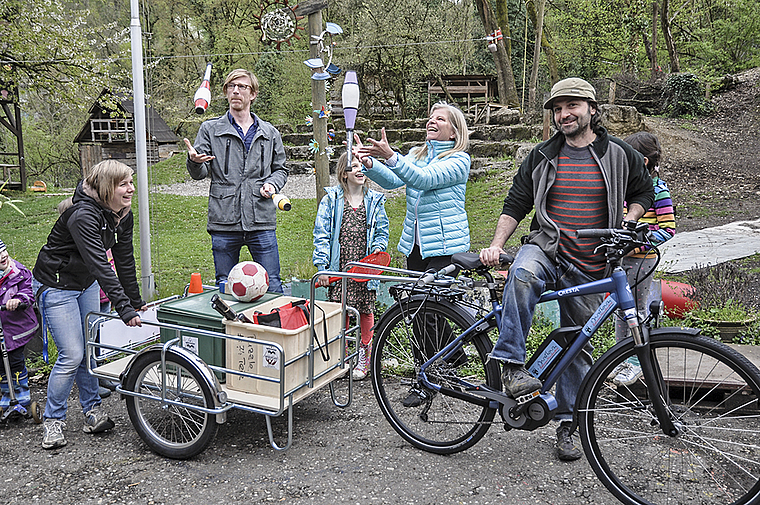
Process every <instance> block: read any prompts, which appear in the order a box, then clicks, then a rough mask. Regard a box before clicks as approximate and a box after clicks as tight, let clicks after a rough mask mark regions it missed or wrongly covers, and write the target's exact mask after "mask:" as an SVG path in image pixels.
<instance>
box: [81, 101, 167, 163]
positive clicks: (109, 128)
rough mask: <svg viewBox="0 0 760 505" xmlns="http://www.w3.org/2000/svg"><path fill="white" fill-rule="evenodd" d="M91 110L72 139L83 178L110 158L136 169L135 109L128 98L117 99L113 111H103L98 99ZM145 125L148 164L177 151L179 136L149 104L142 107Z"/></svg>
mask: <svg viewBox="0 0 760 505" xmlns="http://www.w3.org/2000/svg"><path fill="white" fill-rule="evenodd" d="M107 95H108V92H107V91H104V92H103V93H101V95H100V97H99V98H98V100H96V101H95V103H94V104H93V105H92V107H90V117H89V118H88V120H87V123H85V125H84V126H82V130H81V131H80V132H79V134H78V135H77V136H76V138H75V139H74V142H75V143H76V144H79V162H80V164H81V166H82V176H85V175H87V173H88V172H89V170H90V168H92V166H93V165H95V164H97V163H100V162H101V161H103V160H108V159H113V160H117V161H120V162H122V163H124V164H126V165H129V166H130V167H132V168H133V169H137V158H136V151H135V125H134V113H135V107H134V103H133V101H132V99H131V98H128V97H124V96H119V97H117V100H116V110H113V109H108V108H105V107H104V106H103V105H102V104H101V98H105V97H107ZM145 126H146V130H147V142H148V165H152V164H154V163H158V162H159V161H160V160H161V159H165V158H169V157H171V156H172V154H174V153H176V152H180V151H181V148H180V146H179V141H180V139H179V137H177V135H176V134H175V133H174V132H173V131H172V129H171V128H169V125H167V124H166V122H165V121H164V120H163V119H162V118H161V116H159V115H158V112H156V110H155V109H154V108H153V107H150V105H148V104H146V107H145Z"/></svg>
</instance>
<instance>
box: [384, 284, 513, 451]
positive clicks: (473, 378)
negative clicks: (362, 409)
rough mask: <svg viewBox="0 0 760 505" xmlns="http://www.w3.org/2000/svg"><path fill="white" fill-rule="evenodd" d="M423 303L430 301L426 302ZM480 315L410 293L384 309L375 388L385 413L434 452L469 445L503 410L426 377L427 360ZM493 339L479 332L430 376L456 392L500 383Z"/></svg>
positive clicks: (432, 369) (435, 366)
mask: <svg viewBox="0 0 760 505" xmlns="http://www.w3.org/2000/svg"><path fill="white" fill-rule="evenodd" d="M421 305H422V306H421ZM474 323H475V321H474V320H473V318H472V317H471V316H470V315H469V314H468V313H466V312H464V310H462V309H457V308H456V307H455V306H454V305H452V304H449V303H447V302H432V301H427V302H424V301H422V300H415V299H409V300H403V301H402V302H401V303H400V304H396V305H394V306H392V307H391V308H389V309H388V311H387V312H386V313H385V314H383V317H382V319H381V320H380V322H379V324H378V328H377V330H376V332H375V346H374V350H373V355H372V365H371V366H372V369H371V377H372V388H373V390H374V392H375V397H376V398H377V401H378V403H379V404H380V408H381V410H382V412H383V414H384V415H385V418H386V419H387V420H388V422H389V423H390V424H391V426H393V428H394V429H395V430H396V431H397V432H398V433H399V434H400V435H401V436H402V437H403V438H404V439H405V440H407V441H408V442H409V443H411V444H412V445H414V446H415V447H418V448H420V449H423V450H425V451H428V452H433V453H437V454H451V453H454V452H459V451H462V450H464V449H467V448H469V447H471V446H472V445H474V444H475V443H476V442H477V441H478V440H480V439H481V438H482V437H483V435H485V434H486V432H487V431H488V428H489V427H490V423H491V421H493V417H494V414H495V413H496V409H493V408H490V407H489V406H488V402H480V404H475V403H471V402H469V401H467V400H466V399H464V398H461V397H454V396H451V395H450V394H444V393H441V392H437V391H434V390H431V389H427V388H424V387H423V386H422V385H421V384H419V383H418V373H419V371H420V365H421V364H423V363H425V362H426V361H428V360H429V359H430V358H431V357H432V356H434V355H435V354H436V353H437V352H438V351H440V350H441V349H443V348H444V347H445V346H446V345H447V344H448V343H450V342H452V341H453V339H454V338H456V337H457V336H459V335H461V334H462V333H463V332H464V331H465V330H467V328H469V327H470V326H471V325H473V324H474ZM491 347H492V345H491V341H490V340H489V339H488V336H487V334H485V333H476V334H475V335H473V336H471V337H469V338H466V339H465V340H464V341H463V345H462V346H461V348H459V349H457V350H456V351H455V352H454V353H453V354H452V355H451V356H449V357H448V359H447V360H445V361H444V360H443V359H438V360H437V361H435V362H434V363H433V364H432V365H430V366H429V367H428V368H427V370H426V375H427V378H428V381H429V382H430V383H431V384H433V385H435V386H441V387H443V388H448V390H450V391H456V392H464V391H465V390H466V389H467V388H468V387H470V386H477V385H483V384H485V385H488V386H490V387H492V388H494V389H499V388H500V386H501V379H500V378H499V367H498V365H497V364H496V361H493V360H492V361H491V362H489V363H487V359H488V353H489V352H490V351H491Z"/></svg>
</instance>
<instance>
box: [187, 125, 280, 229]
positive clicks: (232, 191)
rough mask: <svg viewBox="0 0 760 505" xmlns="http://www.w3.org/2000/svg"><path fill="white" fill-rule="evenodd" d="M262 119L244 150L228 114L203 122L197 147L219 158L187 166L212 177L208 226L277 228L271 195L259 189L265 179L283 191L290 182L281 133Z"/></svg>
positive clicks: (192, 174) (194, 173)
mask: <svg viewBox="0 0 760 505" xmlns="http://www.w3.org/2000/svg"><path fill="white" fill-rule="evenodd" d="M254 117H255V120H256V121H257V122H258V129H257V130H256V135H255V136H254V137H253V142H251V148H250V149H249V151H248V152H245V147H244V144H243V140H242V139H241V138H240V136H239V135H238V133H237V131H235V128H234V127H233V126H232V124H231V123H230V121H229V119H228V118H227V114H225V115H223V116H221V117H217V118H214V119H209V120H208V121H205V122H204V123H203V124H202V125H201V128H200V130H199V131H198V136H196V137H195V144H194V147H195V150H196V151H198V153H203V154H211V155H213V156H215V158H214V159H213V160H211V161H208V162H206V163H195V162H193V161H191V160H190V158H189V157H188V159H187V171H188V173H189V174H190V177H192V178H193V179H196V180H200V179H204V178H206V177H209V176H210V177H211V188H210V189H209V195H208V225H207V230H208V231H209V232H213V231H227V232H230V231H261V230H274V229H275V228H276V227H277V216H276V212H275V206H274V203H273V202H272V199H271V198H263V197H262V196H261V193H260V192H259V191H260V189H261V187H262V186H263V185H264V184H265V183H270V184H272V185H273V186H274V187H275V189H276V190H277V191H278V192H279V191H280V190H282V188H283V186H285V183H286V182H287V181H288V170H287V168H286V167H285V147H284V146H283V144H282V137H281V136H280V132H279V131H277V129H276V128H275V127H274V126H272V125H271V124H270V123H267V122H266V121H264V120H262V119H261V118H259V117H258V116H254Z"/></svg>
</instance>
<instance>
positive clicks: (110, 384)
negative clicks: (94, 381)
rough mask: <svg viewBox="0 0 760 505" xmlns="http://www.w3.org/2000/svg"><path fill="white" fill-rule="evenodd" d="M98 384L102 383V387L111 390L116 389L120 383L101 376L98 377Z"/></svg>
mask: <svg viewBox="0 0 760 505" xmlns="http://www.w3.org/2000/svg"><path fill="white" fill-rule="evenodd" d="M98 385H100V387H102V388H106V389H108V390H109V391H116V386H118V385H119V384H118V383H117V382H114V381H112V380H110V379H103V378H101V379H98ZM101 396H103V395H101Z"/></svg>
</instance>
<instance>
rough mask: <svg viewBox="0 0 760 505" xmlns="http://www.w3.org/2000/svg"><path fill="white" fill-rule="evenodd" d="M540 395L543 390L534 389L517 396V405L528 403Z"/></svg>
mask: <svg viewBox="0 0 760 505" xmlns="http://www.w3.org/2000/svg"><path fill="white" fill-rule="evenodd" d="M540 395H541V391H533V392H532V393H528V394H526V395H522V396H518V397H517V398H515V401H516V402H517V405H525V404H526V403H528V402H529V401H531V400H533V399H534V398H538V397H539V396H540Z"/></svg>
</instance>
